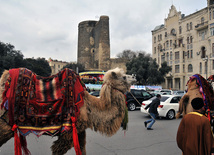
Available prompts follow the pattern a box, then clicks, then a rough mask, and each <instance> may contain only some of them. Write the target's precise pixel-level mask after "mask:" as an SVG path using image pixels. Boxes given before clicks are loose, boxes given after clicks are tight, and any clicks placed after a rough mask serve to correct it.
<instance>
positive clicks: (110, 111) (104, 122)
mask: <svg viewBox="0 0 214 155" xmlns="http://www.w3.org/2000/svg"><path fill="white" fill-rule="evenodd" d="M8 77H9V72H8V71H7V70H6V71H4V73H3V74H2V76H1V79H0V96H2V93H3V91H4V89H5V88H4V85H5V82H6V81H7V79H8ZM133 82H135V79H134V78H132V77H131V76H130V75H126V74H124V72H123V71H122V70H121V69H119V68H116V69H113V70H109V71H107V72H106V74H105V76H104V84H103V87H102V88H101V91H100V98H97V97H95V96H92V95H90V94H89V93H88V92H87V91H84V105H83V106H82V107H81V108H80V115H79V118H78V120H77V123H76V128H77V132H78V138H79V144H80V149H81V152H82V154H83V155H84V154H86V148H85V145H86V131H85V130H86V129H87V128H91V129H92V130H94V131H95V132H99V133H101V134H103V135H106V136H112V135H114V134H115V133H116V132H117V131H118V130H119V128H120V127H121V123H122V121H123V119H124V115H125V111H126V108H127V107H126V101H125V97H124V93H125V92H126V91H128V90H129V88H130V86H131V84H132V83H133ZM1 102H2V99H1V98H0V103H1ZM0 112H1V113H0V114H1V115H0V116H1V119H0V147H1V146H2V145H3V144H4V143H5V142H7V141H8V140H9V139H10V138H11V137H13V135H14V134H13V132H12V131H11V126H9V125H8V124H7V123H8V118H7V117H8V115H4V112H5V111H3V109H2V110H0ZM3 116H4V117H5V119H3ZM73 145H74V144H73V137H72V132H66V133H64V134H60V135H58V139H57V140H56V141H54V142H53V145H52V146H51V150H52V154H53V155H63V154H65V153H66V152H67V151H68V150H69V149H71V148H72V147H73Z"/></svg>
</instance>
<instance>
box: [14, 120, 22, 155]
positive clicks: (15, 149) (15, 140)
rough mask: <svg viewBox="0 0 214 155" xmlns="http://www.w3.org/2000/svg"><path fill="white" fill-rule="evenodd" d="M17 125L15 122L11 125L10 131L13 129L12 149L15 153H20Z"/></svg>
mask: <svg viewBox="0 0 214 155" xmlns="http://www.w3.org/2000/svg"><path fill="white" fill-rule="evenodd" d="M17 129H18V126H17V125H16V124H14V125H13V127H12V131H14V151H15V155H22V150H21V143H20V139H19V136H18V133H17Z"/></svg>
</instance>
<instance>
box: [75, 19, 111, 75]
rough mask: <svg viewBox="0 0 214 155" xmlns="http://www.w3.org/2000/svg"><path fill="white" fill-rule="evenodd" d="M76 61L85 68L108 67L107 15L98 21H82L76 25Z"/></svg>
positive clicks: (106, 68) (107, 68)
mask: <svg viewBox="0 0 214 155" xmlns="http://www.w3.org/2000/svg"><path fill="white" fill-rule="evenodd" d="M78 29H79V33H78V55H77V62H78V63H80V64H82V65H83V66H85V69H86V70H102V71H107V70H109V69H110V65H111V64H110V39H109V17H108V16H101V17H100V20H99V21H91V20H89V21H83V22H80V23H79V26H78Z"/></svg>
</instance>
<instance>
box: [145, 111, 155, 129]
mask: <svg viewBox="0 0 214 155" xmlns="http://www.w3.org/2000/svg"><path fill="white" fill-rule="evenodd" d="M149 114H150V115H151V116H152V117H151V119H150V120H148V121H146V123H150V122H151V123H150V124H149V126H148V127H147V128H151V127H152V125H153V124H154V123H155V118H156V115H155V114H154V113H149Z"/></svg>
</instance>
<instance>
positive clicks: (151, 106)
mask: <svg viewBox="0 0 214 155" xmlns="http://www.w3.org/2000/svg"><path fill="white" fill-rule="evenodd" d="M160 99H161V95H160V94H157V95H156V98H155V99H154V100H153V101H152V102H151V103H150V104H149V105H147V106H146V107H145V109H146V110H147V109H148V108H149V115H150V116H151V119H150V120H147V121H145V122H144V125H145V127H146V128H147V130H153V128H152V125H153V124H154V123H155V119H156V117H157V116H158V110H157V108H158V106H159V105H160ZM148 123H150V124H149V126H148V127H147V124H148Z"/></svg>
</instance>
